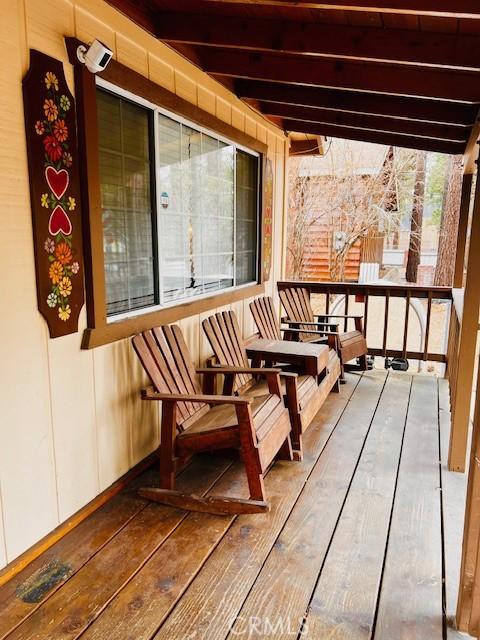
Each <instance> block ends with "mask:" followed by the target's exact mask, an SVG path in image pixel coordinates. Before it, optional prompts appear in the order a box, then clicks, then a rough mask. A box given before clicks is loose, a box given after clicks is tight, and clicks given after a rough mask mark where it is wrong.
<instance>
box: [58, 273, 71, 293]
mask: <svg viewBox="0 0 480 640" xmlns="http://www.w3.org/2000/svg"><path fill="white" fill-rule="evenodd" d="M58 292H59V293H60V295H61V296H63V297H64V298H68V296H69V295H70V294H71V293H72V281H71V280H70V278H69V277H68V276H64V277H63V278H62V280H61V282H60V283H59V285H58Z"/></svg>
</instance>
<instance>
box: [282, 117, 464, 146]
mask: <svg viewBox="0 0 480 640" xmlns="http://www.w3.org/2000/svg"><path fill="white" fill-rule="evenodd" d="M283 124H284V127H285V130H286V131H295V132H299V133H309V134H312V135H319V136H330V137H333V138H343V139H347V140H360V141H362V142H372V143H375V144H383V145H393V146H396V147H406V148H408V149H424V150H425V151H435V152H438V153H450V154H462V153H463V152H464V150H465V146H466V145H465V143H463V142H448V141H445V140H435V139H433V138H421V137H415V136H405V135H397V134H393V133H389V132H384V131H372V130H370V129H361V128H358V129H355V128H350V127H339V126H337V125H330V124H327V125H318V124H314V123H309V122H300V121H298V120H284V121H283Z"/></svg>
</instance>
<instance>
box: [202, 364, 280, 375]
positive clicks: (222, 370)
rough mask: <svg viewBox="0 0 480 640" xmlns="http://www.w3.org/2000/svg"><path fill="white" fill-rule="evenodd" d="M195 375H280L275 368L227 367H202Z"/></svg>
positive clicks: (278, 370)
mask: <svg viewBox="0 0 480 640" xmlns="http://www.w3.org/2000/svg"><path fill="white" fill-rule="evenodd" d="M196 372H197V373H215V374H217V373H218V374H224V375H225V374H227V375H228V374H229V373H251V374H252V375H273V374H277V373H282V370H281V369H276V368H273V369H272V368H267V367H255V368H251V367H229V366H227V365H226V366H223V365H220V366H217V365H215V366H213V367H204V368H202V369H196Z"/></svg>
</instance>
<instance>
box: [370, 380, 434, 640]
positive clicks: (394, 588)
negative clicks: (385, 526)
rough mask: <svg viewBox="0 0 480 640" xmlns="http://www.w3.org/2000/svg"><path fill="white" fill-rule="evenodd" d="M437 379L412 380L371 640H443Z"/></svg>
mask: <svg viewBox="0 0 480 640" xmlns="http://www.w3.org/2000/svg"><path fill="white" fill-rule="evenodd" d="M437 393H438V389H437V380H436V378H434V377H430V376H421V375H418V376H415V377H414V379H413V385H412V392H411V396H410V405H409V411H408V417H407V426H406V430H405V438H404V444H403V450H402V458H401V460H400V469H399V475H398V482H397V489H396V494H395V502H394V508H393V514H392V522H391V529H390V536H389V540H388V549H387V555H386V561H385V569H384V574H383V580H382V586H381V593H380V600H379V608H378V616H377V625H376V629H375V634H374V638H375V640H392V639H393V638H395V640H426V639H427V638H428V640H441V639H442V633H443V631H442V623H443V619H442V536H441V513H440V468H439V459H440V451H439V431H438V396H437Z"/></svg>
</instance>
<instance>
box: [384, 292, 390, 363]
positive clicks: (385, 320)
mask: <svg viewBox="0 0 480 640" xmlns="http://www.w3.org/2000/svg"><path fill="white" fill-rule="evenodd" d="M389 308H390V291H389V290H388V289H387V292H386V295H385V317H384V319H383V344H382V351H383V357H384V358H386V357H387V334H388V310H389Z"/></svg>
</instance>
